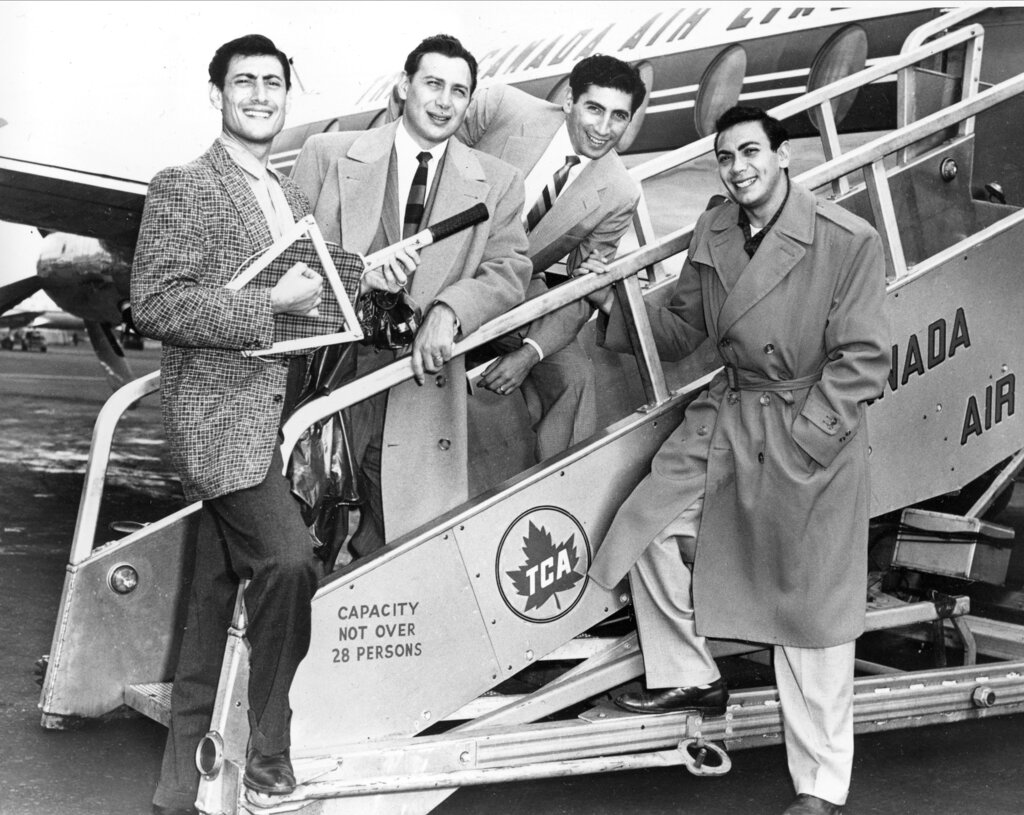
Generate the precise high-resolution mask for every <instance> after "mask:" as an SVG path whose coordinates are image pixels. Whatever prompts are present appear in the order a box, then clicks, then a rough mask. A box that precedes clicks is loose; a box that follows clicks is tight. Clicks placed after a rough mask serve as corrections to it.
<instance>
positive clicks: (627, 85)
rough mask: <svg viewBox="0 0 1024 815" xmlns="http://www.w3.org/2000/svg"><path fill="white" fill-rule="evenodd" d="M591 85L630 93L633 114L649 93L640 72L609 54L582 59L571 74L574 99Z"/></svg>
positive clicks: (570, 85)
mask: <svg viewBox="0 0 1024 815" xmlns="http://www.w3.org/2000/svg"><path fill="white" fill-rule="evenodd" d="M591 85H597V87H599V88H614V89H615V90H617V91H622V92H623V93H628V94H629V95H630V97H632V99H633V106H632V109H631V110H630V111H629V112H630V113H631V114H633V113H636V112H637V110H639V108H640V105H642V104H643V103H644V97H645V96H646V95H647V86H646V85H644V81H643V80H642V79H641V78H640V72H639V71H638V70H637V69H636V68H634V67H633V66H632V65H630V64H629V63H628V62H623V61H622V60H621V59H616V58H615V57H610V56H608V55H607V54H594V55H593V56H590V57H586V58H585V59H581V60H580V61H579V62H577V63H576V65H575V66H574V67H573V69H572V73H571V74H569V87H570V88H572V101H574V102H575V101H576V100H577V99H579V98H580V95H581V94H583V93H586V90H587V88H589V87H590V86H591Z"/></svg>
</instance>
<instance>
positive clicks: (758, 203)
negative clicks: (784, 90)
mask: <svg viewBox="0 0 1024 815" xmlns="http://www.w3.org/2000/svg"><path fill="white" fill-rule="evenodd" d="M715 157H716V158H717V159H718V175H719V176H720V177H721V179H722V183H723V184H725V188H726V190H728V191H729V195H731V196H732V199H733V200H734V201H735V202H736V203H737V204H739V205H740V206H741V207H743V209H745V210H746V211H747V215H748V216H750V222H751V224H753V225H754V226H764V225H765V223H766V222H767V221H768V220H769V219H770V218H771V217H772V215H774V214H775V211H776V210H777V209H778V208H779V207H780V206H782V202H783V200H785V197H786V183H787V182H786V173H785V169H786V167H788V166H789V142H788V141H785V142H783V143H782V144H780V145H779V147H778V149H777V150H772V148H771V144H770V142H769V140H768V134H767V133H765V130H764V127H763V126H762V124H761V123H760V122H741V123H740V124H738V125H733V126H732V127H730V128H729V129H728V130H723V131H722V132H721V133H719V134H718V145H717V147H716V149H715Z"/></svg>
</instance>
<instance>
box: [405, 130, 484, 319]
mask: <svg viewBox="0 0 1024 815" xmlns="http://www.w3.org/2000/svg"><path fill="white" fill-rule="evenodd" d="M488 189H489V187H488V184H487V177H486V175H485V173H484V170H483V168H482V167H481V166H480V162H479V161H478V160H477V158H476V156H475V155H474V154H473V151H472V150H470V149H469V148H468V147H466V146H465V145H464V144H462V143H461V142H460V141H458V140H456V139H450V140H449V141H448V150H447V155H446V156H445V159H444V170H443V171H442V173H441V177H440V178H438V179H437V193H436V195H435V197H434V205H433V207H431V211H430V218H429V221H428V224H427V225H428V226H430V225H431V224H436V223H437V222H438V221H443V220H444V219H445V218H450V217H451V216H452V215H456V214H458V213H460V212H463V211H464V210H467V209H469V208H470V207H472V206H473V205H474V204H478V203H482V202H484V201H486V199H487V191H488ZM491 214H492V215H493V213H491ZM472 234H473V230H472V229H464V230H462V231H461V232H456V233H455V234H454V235H452V236H450V237H448V238H445V239H444V240H442V241H438V242H437V243H435V244H432V245H431V246H428V247H426V248H425V249H423V250H422V252H421V254H420V266H419V268H418V269H417V270H416V273H415V274H414V275H413V277H412V292H411V293H412V297H413V299H414V300H415V301H416V302H417V303H420V304H421V305H424V306H426V305H427V304H428V303H430V302H431V301H432V300H433V299H434V296H435V295H436V294H437V293H438V291H440V290H441V289H442V288H443V287H444V286H445V285H446V283H447V282H448V281H449V280H454V279H457V278H458V277H459V276H460V275H461V274H462V272H463V271H464V270H463V269H461V268H457V264H456V261H457V259H458V257H459V254H460V253H461V251H462V249H463V247H464V246H465V245H466V243H467V242H468V241H469V239H470V237H471V236H472ZM465 271H468V273H470V274H472V273H475V272H476V269H469V270H465Z"/></svg>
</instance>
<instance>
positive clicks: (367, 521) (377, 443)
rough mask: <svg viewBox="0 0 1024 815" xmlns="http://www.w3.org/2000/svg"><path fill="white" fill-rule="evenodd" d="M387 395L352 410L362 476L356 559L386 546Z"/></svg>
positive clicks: (354, 540)
mask: <svg viewBox="0 0 1024 815" xmlns="http://www.w3.org/2000/svg"><path fill="white" fill-rule="evenodd" d="M387 398H388V395H387V394H386V393H380V394H377V395H376V396H371V397H370V398H369V399H364V400H363V401H362V402H358V403H357V404H355V405H352V407H351V408H349V411H348V414H347V417H349V418H351V424H350V426H349V430H350V432H351V435H350V438H351V439H352V442H353V448H354V452H355V460H356V466H357V471H358V473H359V494H360V498H361V503H360V505H359V527H358V528H357V529H356V531H355V534H354V535H353V536H352V540H351V541H350V542H349V548H350V549H351V550H352V552H353V553H354V554H355V556H356V557H365V556H366V555H369V554H370V553H372V552H375V551H377V550H378V549H380V548H381V547H382V546H383V545H384V542H385V529H384V500H383V498H382V497H381V445H382V444H383V440H384V416H385V413H386V411H387Z"/></svg>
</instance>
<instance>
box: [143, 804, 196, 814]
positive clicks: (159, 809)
mask: <svg viewBox="0 0 1024 815" xmlns="http://www.w3.org/2000/svg"><path fill="white" fill-rule="evenodd" d="M153 815H199V810H198V809H196V808H195V807H163V806H160V804H153Z"/></svg>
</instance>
